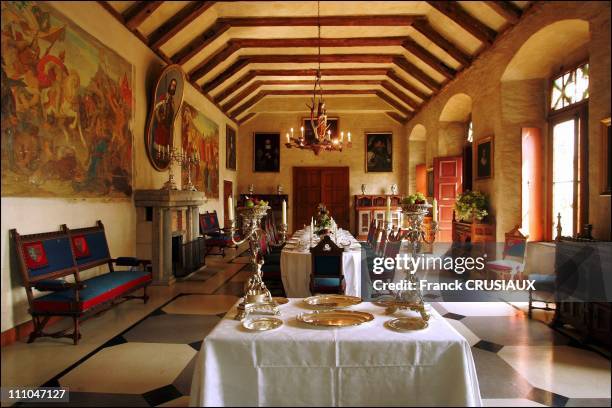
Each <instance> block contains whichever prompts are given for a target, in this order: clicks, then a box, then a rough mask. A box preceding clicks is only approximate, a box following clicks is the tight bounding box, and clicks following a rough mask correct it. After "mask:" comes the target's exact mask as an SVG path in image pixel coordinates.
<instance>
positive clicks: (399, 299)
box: [386, 203, 438, 324]
mask: <svg viewBox="0 0 612 408" xmlns="http://www.w3.org/2000/svg"><path fill="white" fill-rule="evenodd" d="M430 208H431V204H427V203H425V204H406V205H404V204H403V205H402V213H403V214H404V217H406V220H408V228H407V231H406V233H405V234H404V237H405V238H406V239H407V241H408V243H409V244H410V253H411V255H412V257H416V255H417V253H418V252H419V250H420V247H421V244H422V243H423V242H425V243H428V244H433V243H434V241H435V239H436V233H437V232H438V222H437V221H435V220H433V221H432V225H431V228H432V238H431V240H430V241H427V239H426V237H425V231H424V230H423V220H424V219H425V215H427V212H428V210H429V209H430ZM406 275H407V276H406V278H407V281H408V282H409V284H410V289H409V290H402V291H397V292H396V293H395V299H394V300H393V301H391V302H390V304H389V305H388V307H387V310H386V313H387V314H393V313H395V312H396V311H397V310H398V309H409V310H414V311H416V312H418V313H420V315H421V318H422V319H423V323H424V324H427V322H428V321H429V315H428V314H427V312H426V310H425V302H424V301H423V296H422V294H421V290H420V289H419V280H418V278H417V276H416V271H406Z"/></svg>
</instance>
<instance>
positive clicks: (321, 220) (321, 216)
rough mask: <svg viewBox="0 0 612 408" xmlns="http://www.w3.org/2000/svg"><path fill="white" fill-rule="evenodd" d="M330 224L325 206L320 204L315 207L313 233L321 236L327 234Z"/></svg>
mask: <svg viewBox="0 0 612 408" xmlns="http://www.w3.org/2000/svg"><path fill="white" fill-rule="evenodd" d="M331 227H332V222H331V217H330V216H329V211H328V210H327V207H326V206H325V204H323V203H320V204H319V205H318V206H317V213H316V215H315V233H316V234H321V233H325V232H327V230H329V229H331Z"/></svg>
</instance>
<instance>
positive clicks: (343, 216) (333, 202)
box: [293, 167, 350, 231]
mask: <svg viewBox="0 0 612 408" xmlns="http://www.w3.org/2000/svg"><path fill="white" fill-rule="evenodd" d="M349 200H350V194H349V169H348V167H294V168H293V230H294V231H295V230H298V229H301V228H302V227H303V226H304V225H310V218H311V217H312V216H314V213H315V211H316V208H317V205H319V203H324V204H325V205H327V209H328V210H329V212H330V213H331V216H332V217H334V219H335V220H336V223H337V224H338V226H340V227H341V228H344V229H347V230H348V229H349V228H350V212H349Z"/></svg>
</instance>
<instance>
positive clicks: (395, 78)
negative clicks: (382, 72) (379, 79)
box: [387, 70, 429, 100]
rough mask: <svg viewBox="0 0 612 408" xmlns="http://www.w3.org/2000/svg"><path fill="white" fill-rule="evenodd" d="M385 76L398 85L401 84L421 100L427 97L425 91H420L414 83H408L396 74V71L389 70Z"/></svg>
mask: <svg viewBox="0 0 612 408" xmlns="http://www.w3.org/2000/svg"><path fill="white" fill-rule="evenodd" d="M387 76H388V77H389V78H390V79H392V80H393V81H395V82H396V83H397V84H398V85H399V86H401V87H402V88H404V89H405V90H407V91H408V92H411V93H413V94H414V95H416V96H417V97H418V98H421V99H423V100H427V99H428V98H429V95H427V94H426V93H425V92H423V91H421V90H420V89H418V88H417V87H415V86H414V85H412V84H410V83H409V82H408V81H406V80H405V79H404V78H402V77H400V76H399V75H397V73H396V72H395V71H393V70H389V71H388V72H387Z"/></svg>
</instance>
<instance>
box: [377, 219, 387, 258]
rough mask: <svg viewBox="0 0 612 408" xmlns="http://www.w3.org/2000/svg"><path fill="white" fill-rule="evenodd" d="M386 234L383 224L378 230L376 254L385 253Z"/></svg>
mask: <svg viewBox="0 0 612 408" xmlns="http://www.w3.org/2000/svg"><path fill="white" fill-rule="evenodd" d="M387 234H388V232H387V229H386V228H384V226H383V227H382V228H381V232H380V241H379V242H378V246H377V247H376V254H377V255H378V256H382V255H383V254H384V253H385V245H386V244H387Z"/></svg>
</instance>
